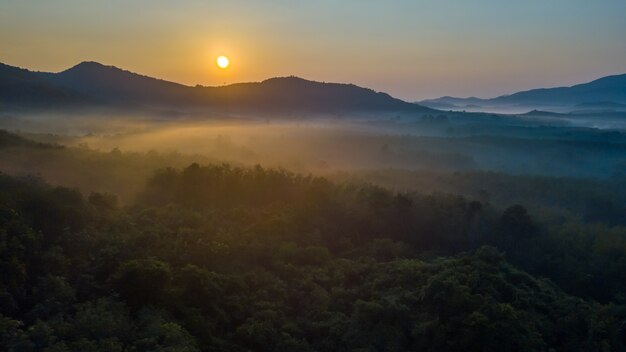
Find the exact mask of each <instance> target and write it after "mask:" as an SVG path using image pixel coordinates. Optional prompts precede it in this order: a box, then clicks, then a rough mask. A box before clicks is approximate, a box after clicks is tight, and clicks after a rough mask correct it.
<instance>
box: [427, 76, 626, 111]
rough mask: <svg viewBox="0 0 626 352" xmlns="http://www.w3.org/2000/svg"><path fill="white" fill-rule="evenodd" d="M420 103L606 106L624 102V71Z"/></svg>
mask: <svg viewBox="0 0 626 352" xmlns="http://www.w3.org/2000/svg"><path fill="white" fill-rule="evenodd" d="M419 103H420V104H422V105H424V106H430V107H436V106H448V107H450V108H451V110H462V109H465V108H468V110H493V109H496V110H498V111H501V110H503V109H504V110H506V109H520V108H521V109H527V110H529V109H538V108H546V107H547V108H549V109H550V110H553V111H559V112H565V111H573V110H576V108H580V106H586V107H587V108H592V107H594V106H596V107H599V108H602V109H606V107H607V106H609V107H611V106H612V107H619V106H621V105H623V104H626V74H622V75H615V76H607V77H603V78H600V79H597V80H595V81H591V82H588V83H583V84H577V85H574V86H571V87H557V88H540V89H532V90H527V91H522V92H518V93H514V94H511V95H502V96H499V97H496V98H492V99H479V98H454V97H441V98H438V99H430V100H423V101H421V102H419Z"/></svg>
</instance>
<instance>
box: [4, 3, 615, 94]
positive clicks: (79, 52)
mask: <svg viewBox="0 0 626 352" xmlns="http://www.w3.org/2000/svg"><path fill="white" fill-rule="evenodd" d="M220 54H224V55H227V56H228V57H229V58H230V59H231V64H232V66H231V68H229V69H228V70H226V71H223V72H221V71H219V70H218V69H217V68H216V66H215V63H214V60H215V57H217V56H218V55H220ZM85 60H93V61H98V62H102V63H105V64H110V65H115V66H118V67H122V68H125V69H128V70H131V71H135V72H138V73H142V74H146V75H150V76H155V77H159V78H163V79H167V80H172V81H176V82H181V83H185V84H190V85H195V84H197V83H199V84H204V85H218V84H222V83H225V82H226V83H233V82H239V81H259V80H263V79H265V78H269V77H273V76H286V75H297V76H301V77H304V78H308V79H313V80H319V81H337V82H351V83H355V84H358V85H362V86H367V87H370V88H373V89H375V90H379V91H386V92H389V93H391V94H392V95H394V96H397V97H400V98H403V99H407V100H417V99H422V98H430V97H437V96H441V95H455V96H469V95H475V96H480V97H489V96H494V95H499V94H503V93H510V92H514V91H517V90H522V89H528V88H533V87H540V86H555V85H569V84H573V83H578V82H583V81H588V80H591V79H594V78H597V77H600V76H603V75H608V74H617V73H626V0H594V1H592V0H471V1H470V0H411V1H409V0H406V1H400V0H397V1H390V0H388V1H383V0H378V1H374V0H342V1H329V0H316V1H296V0H265V1H262V0H247V1H245V0H244V1H233V0H223V1H209V0H195V1H192V0H190V1H182V0H181V1H172V0H167V1H166V0H135V1H131V0H125V1H122V0H107V1H94V0H13V1H10V0H0V62H3V63H7V64H10V65H15V66H21V67H26V68H29V69H33V70H40V71H59V70H63V69H65V68H68V67H70V66H73V65H74V64H76V63H78V62H81V61H85Z"/></svg>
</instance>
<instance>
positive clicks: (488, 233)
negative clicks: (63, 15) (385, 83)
mask: <svg viewBox="0 0 626 352" xmlns="http://www.w3.org/2000/svg"><path fill="white" fill-rule="evenodd" d="M0 46H1V45H0ZM229 62H230V61H229V60H228V58H226V57H225V56H224V57H222V56H220V57H219V58H218V61H217V63H218V66H219V68H220V69H222V70H226V69H228V67H229V66H228V65H229ZM624 77H626V76H624V75H615V76H608V77H604V78H599V79H597V80H594V81H591V82H589V83H583V84H578V85H574V86H571V87H559V88H538V89H533V90H527V91H521V92H518V93H513V94H509V95H502V96H498V97H495V98H492V99H478V98H454V97H449V96H446V97H442V98H438V99H430V100H422V101H420V102H417V103H411V102H408V101H404V100H401V99H398V98H396V97H393V96H392V95H390V94H387V93H385V92H379V91H375V90H373V89H369V88H364V87H360V86H357V85H354V84H350V83H330V82H318V81H312V80H307V79H302V78H299V77H295V76H288V77H275V78H269V79H266V80H264V81H261V82H248V83H234V84H224V85H221V86H204V85H197V86H187V85H183V84H178V83H173V82H169V81H166V80H162V79H157V78H152V77H149V76H145V75H141V74H137V73H133V72H130V71H127V70H124V69H121V68H118V67H115V66H108V65H103V64H100V63H97V62H91V61H89V62H82V63H80V64H78V65H76V66H73V67H71V68H69V69H66V70H62V71H59V72H39V71H33V70H28V69H23V68H19V67H15V66H10V65H5V64H0V350H3V351H4V350H6V351H16V352H17V351H48V352H53V351H54V352H62V351H120V352H121V351H164V352H165V351H168V352H174V351H177V352H178V351H185V352H192V351H290V352H291V351H623V350H626V187H624V185H625V184H626V109H624V106H626V105H625V104H626V79H625V78H624Z"/></svg>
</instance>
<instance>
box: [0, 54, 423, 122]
mask: <svg viewBox="0 0 626 352" xmlns="http://www.w3.org/2000/svg"><path fill="white" fill-rule="evenodd" d="M0 82H2V83H1V84H0V102H1V103H2V104H3V105H5V106H7V107H9V108H25V109H27V108H50V107H98V106H107V107H123V108H142V107H166V108H176V109H185V108H195V109H198V108H200V109H211V110H228V111H253V112H255V113H264V112H286V111H287V112H298V113H307V112H310V113H332V114H340V113H346V112H381V111H388V112H399V111H401V112H429V111H431V109H428V108H425V107H422V106H419V105H417V104H412V103H408V102H405V101H402V100H399V99H396V98H393V97H391V96H389V95H388V94H386V93H379V92H375V91H373V90H371V89H367V88H362V87H358V86H355V85H353V84H339V83H322V82H315V81H309V80H305V79H302V78H298V77H277V78H271V79H268V80H265V81H263V82H253V83H237V84H232V85H227V86H220V87H202V86H196V87H189V86H185V85H181V84H177V83H173V82H168V81H164V80H160V79H156V78H152V77H147V76H143V75H139V74H136V73H133V72H129V71H125V70H122V69H120V68H117V67H114V66H105V65H102V64H100V63H96V62H83V63H81V64H78V65H76V66H74V67H72V68H70V69H68V70H65V71H62V72H59V73H45V72H33V71H28V70H24V69H20V68H17V67H11V66H8V65H2V66H1V67H0Z"/></svg>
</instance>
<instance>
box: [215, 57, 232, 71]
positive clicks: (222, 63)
mask: <svg viewBox="0 0 626 352" xmlns="http://www.w3.org/2000/svg"><path fill="white" fill-rule="evenodd" d="M228 66H230V60H228V58H227V57H226V56H224V55H222V56H218V57H217V67H219V68H221V69H222V70H224V69H227V68H228Z"/></svg>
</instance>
